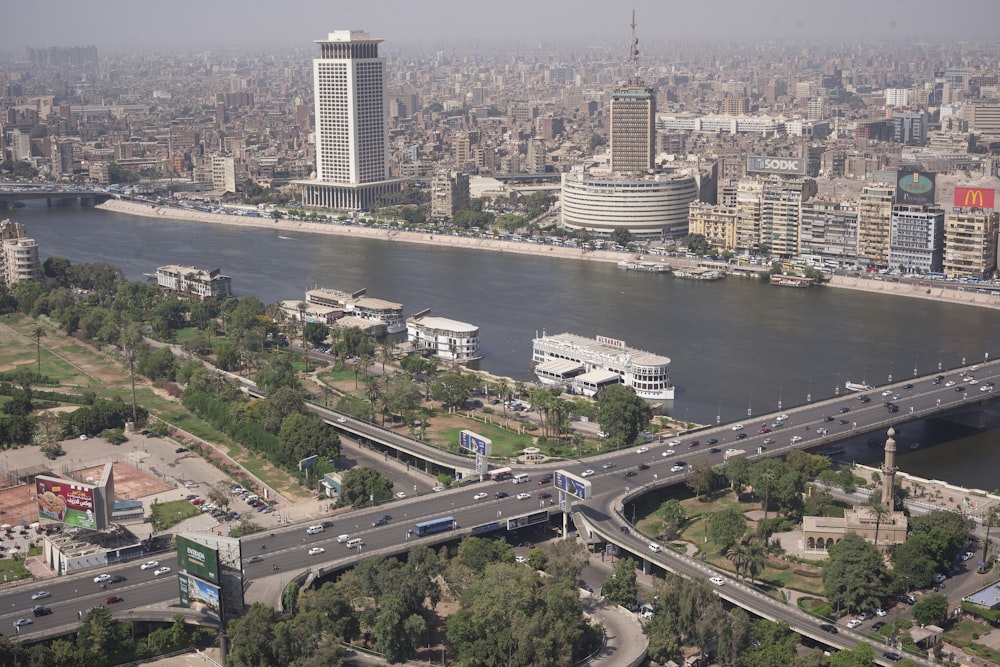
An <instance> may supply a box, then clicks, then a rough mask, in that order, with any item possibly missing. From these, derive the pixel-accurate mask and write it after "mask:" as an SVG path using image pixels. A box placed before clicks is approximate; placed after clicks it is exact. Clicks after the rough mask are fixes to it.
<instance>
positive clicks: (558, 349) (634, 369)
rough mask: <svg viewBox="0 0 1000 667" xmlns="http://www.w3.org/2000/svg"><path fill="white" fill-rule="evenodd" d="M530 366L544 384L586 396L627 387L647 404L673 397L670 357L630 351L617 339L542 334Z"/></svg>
mask: <svg viewBox="0 0 1000 667" xmlns="http://www.w3.org/2000/svg"><path fill="white" fill-rule="evenodd" d="M531 363H532V368H533V370H534V373H535V376H536V377H538V379H539V380H540V381H541V382H542V383H543V384H548V385H560V386H564V387H566V389H567V390H568V391H570V392H573V393H576V394H582V395H584V396H594V395H595V394H597V392H599V391H600V390H601V389H604V388H605V387H607V386H610V385H614V384H624V385H626V386H628V387H631V388H632V389H633V390H634V391H635V393H636V395H637V396H639V397H640V398H643V399H645V400H647V401H669V400H673V398H674V385H673V384H671V382H670V358H669V357H664V356H662V355H658V354H653V353H652V352H645V351H642V350H636V349H633V348H630V347H628V346H627V345H626V344H625V342H624V341H621V340H617V339H614V338H607V337H605V336H597V337H596V338H584V337H583V336H578V335H576V334H571V333H562V334H557V335H555V336H548V335H546V334H545V333H544V332H543V333H542V335H541V337H538V338H535V339H534V341H533V343H532V361H531Z"/></svg>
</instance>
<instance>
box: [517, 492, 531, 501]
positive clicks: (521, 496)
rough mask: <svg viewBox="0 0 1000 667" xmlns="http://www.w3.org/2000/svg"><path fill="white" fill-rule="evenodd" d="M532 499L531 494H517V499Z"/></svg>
mask: <svg viewBox="0 0 1000 667" xmlns="http://www.w3.org/2000/svg"><path fill="white" fill-rule="evenodd" d="M530 497H531V494H530V493H519V494H517V499H518V500H527V499H528V498H530Z"/></svg>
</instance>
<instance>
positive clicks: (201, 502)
mask: <svg viewBox="0 0 1000 667" xmlns="http://www.w3.org/2000/svg"><path fill="white" fill-rule="evenodd" d="M191 504H192V505H204V504H205V499H204V498H195V499H194V500H192V501H191Z"/></svg>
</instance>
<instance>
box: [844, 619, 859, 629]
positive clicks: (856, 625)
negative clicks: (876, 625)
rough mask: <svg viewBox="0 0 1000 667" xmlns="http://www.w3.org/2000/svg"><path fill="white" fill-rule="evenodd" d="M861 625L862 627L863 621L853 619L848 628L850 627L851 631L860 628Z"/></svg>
mask: <svg viewBox="0 0 1000 667" xmlns="http://www.w3.org/2000/svg"><path fill="white" fill-rule="evenodd" d="M859 625H861V619H858V618H852V619H851V620H849V621H848V622H847V627H849V628H850V629H851V630H853V629H854V628H856V627H858V626H859Z"/></svg>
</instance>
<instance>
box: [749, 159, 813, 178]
mask: <svg viewBox="0 0 1000 667" xmlns="http://www.w3.org/2000/svg"><path fill="white" fill-rule="evenodd" d="M747 173H751V174H755V173H756V174H786V175H789V176H805V175H806V160H805V158H801V157H769V156H767V155H751V156H750V157H748V158H747Z"/></svg>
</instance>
